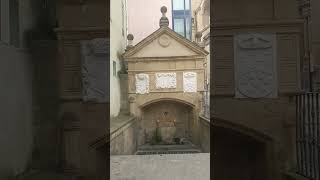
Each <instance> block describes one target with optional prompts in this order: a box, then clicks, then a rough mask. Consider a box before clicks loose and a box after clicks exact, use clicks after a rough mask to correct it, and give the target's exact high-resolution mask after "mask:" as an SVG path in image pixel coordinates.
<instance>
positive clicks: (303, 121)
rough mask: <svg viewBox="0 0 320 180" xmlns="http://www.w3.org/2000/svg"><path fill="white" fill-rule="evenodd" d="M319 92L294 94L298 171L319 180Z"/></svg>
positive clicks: (313, 179)
mask: <svg viewBox="0 0 320 180" xmlns="http://www.w3.org/2000/svg"><path fill="white" fill-rule="evenodd" d="M319 103H320V93H306V94H301V95H297V96H296V108H297V111H296V113H297V126H296V127H297V131H296V134H297V135H296V137H297V139H296V140H297V161H298V162H297V163H298V173H299V174H301V175H303V176H305V177H308V178H310V179H312V180H320V104H319Z"/></svg>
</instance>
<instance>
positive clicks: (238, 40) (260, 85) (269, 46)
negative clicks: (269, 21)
mask: <svg viewBox="0 0 320 180" xmlns="http://www.w3.org/2000/svg"><path fill="white" fill-rule="evenodd" d="M276 57H277V55H276V35H275V34H258V33H248V34H238V35H235V36H234V64H235V68H234V70H235V95H236V98H275V97H277V93H278V86H277V64H276V62H277V59H276Z"/></svg>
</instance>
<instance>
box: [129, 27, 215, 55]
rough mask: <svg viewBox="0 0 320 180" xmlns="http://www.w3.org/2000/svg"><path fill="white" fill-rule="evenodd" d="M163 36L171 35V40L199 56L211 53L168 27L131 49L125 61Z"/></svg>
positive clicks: (160, 29)
mask: <svg viewBox="0 0 320 180" xmlns="http://www.w3.org/2000/svg"><path fill="white" fill-rule="evenodd" d="M162 34H167V35H169V36H170V37H171V38H173V39H175V40H176V41H178V42H179V43H181V44H183V45H185V46H186V47H188V48H190V49H191V50H193V51H194V52H196V53H197V54H199V55H203V56H206V55H208V54H209V52H207V51H206V50H204V49H203V48H201V47H200V46H199V45H197V44H196V43H194V42H191V41H189V40H187V39H186V38H184V37H183V36H181V35H180V34H178V33H176V32H174V31H173V30H172V29H170V28H168V27H161V28H159V29H158V30H157V31H155V32H153V33H152V34H150V35H149V36H148V37H146V38H145V39H143V40H142V41H140V42H139V43H138V44H136V45H135V46H133V47H132V48H130V49H129V50H128V51H126V52H125V53H124V55H123V57H124V58H125V59H127V58H129V57H130V56H132V55H134V54H135V53H137V52H138V51H140V50H141V49H143V48H144V47H145V46H147V45H148V44H149V43H151V42H152V41H153V40H154V39H156V38H158V37H160V36H161V35H162Z"/></svg>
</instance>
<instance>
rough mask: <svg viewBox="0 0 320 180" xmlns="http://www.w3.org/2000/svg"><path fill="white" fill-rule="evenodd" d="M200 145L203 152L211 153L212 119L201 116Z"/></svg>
mask: <svg viewBox="0 0 320 180" xmlns="http://www.w3.org/2000/svg"><path fill="white" fill-rule="evenodd" d="M199 119H200V132H201V133H200V147H201V150H202V152H204V153H210V138H211V137H210V120H209V119H207V118H205V117H202V116H200V117H199Z"/></svg>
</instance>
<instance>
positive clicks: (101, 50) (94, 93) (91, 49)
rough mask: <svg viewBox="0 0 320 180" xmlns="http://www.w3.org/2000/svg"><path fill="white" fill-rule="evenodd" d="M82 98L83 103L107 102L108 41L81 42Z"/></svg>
mask: <svg viewBox="0 0 320 180" xmlns="http://www.w3.org/2000/svg"><path fill="white" fill-rule="evenodd" d="M81 58H82V68H81V71H82V96H83V101H85V102H95V103H106V102H109V72H110V70H109V68H110V65H109V39H105V38H98V39H93V40H85V41H81Z"/></svg>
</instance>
